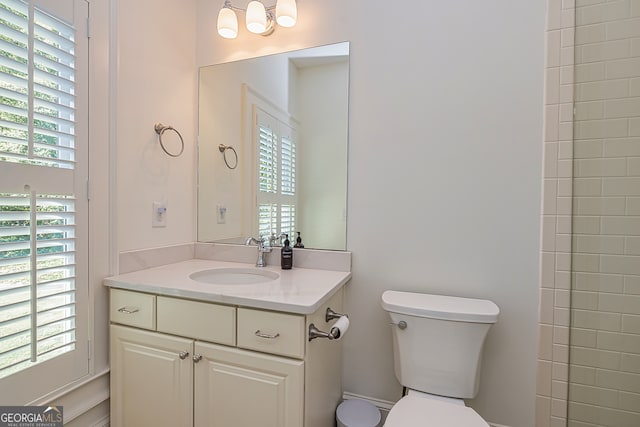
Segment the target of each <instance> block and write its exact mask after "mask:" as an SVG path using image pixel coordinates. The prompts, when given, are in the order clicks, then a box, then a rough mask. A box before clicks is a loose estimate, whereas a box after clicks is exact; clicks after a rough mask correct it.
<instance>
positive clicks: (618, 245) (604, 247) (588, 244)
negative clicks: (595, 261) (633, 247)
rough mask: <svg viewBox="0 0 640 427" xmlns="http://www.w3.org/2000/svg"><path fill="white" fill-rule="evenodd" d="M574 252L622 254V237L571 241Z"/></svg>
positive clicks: (591, 237) (584, 237)
mask: <svg viewBox="0 0 640 427" xmlns="http://www.w3.org/2000/svg"><path fill="white" fill-rule="evenodd" d="M573 241H574V250H575V252H580V253H591V254H614V255H615V254H618V255H622V254H624V237H623V236H584V235H577V236H575V237H574V239H573Z"/></svg>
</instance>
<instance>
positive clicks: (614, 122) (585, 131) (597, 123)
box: [549, 118, 634, 139]
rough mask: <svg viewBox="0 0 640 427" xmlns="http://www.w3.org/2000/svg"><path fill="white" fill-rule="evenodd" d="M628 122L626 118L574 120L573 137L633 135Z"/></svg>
mask: <svg viewBox="0 0 640 427" xmlns="http://www.w3.org/2000/svg"><path fill="white" fill-rule="evenodd" d="M630 122H631V119H626V118H625V119H604V120H589V121H580V122H576V123H575V130H574V132H575V137H576V139H600V138H623V137H626V136H634V135H633V134H632V133H631V132H630ZM556 126H557V125H556ZM549 135H551V133H549Z"/></svg>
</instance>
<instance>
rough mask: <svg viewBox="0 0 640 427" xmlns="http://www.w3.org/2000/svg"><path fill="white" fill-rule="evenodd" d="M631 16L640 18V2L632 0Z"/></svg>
mask: <svg viewBox="0 0 640 427" xmlns="http://www.w3.org/2000/svg"><path fill="white" fill-rule="evenodd" d="M631 16H633V17H636V16H637V17H640V0H631Z"/></svg>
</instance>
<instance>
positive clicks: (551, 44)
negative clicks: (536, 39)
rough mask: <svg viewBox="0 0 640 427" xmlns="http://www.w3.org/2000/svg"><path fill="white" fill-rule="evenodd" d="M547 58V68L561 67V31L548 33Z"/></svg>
mask: <svg viewBox="0 0 640 427" xmlns="http://www.w3.org/2000/svg"><path fill="white" fill-rule="evenodd" d="M546 36H547V43H546V54H547V55H546V56H547V63H546V66H547V67H559V66H560V49H561V47H560V46H561V37H562V36H561V33H560V30H552V31H547V32H546Z"/></svg>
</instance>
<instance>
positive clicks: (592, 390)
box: [569, 384, 618, 408]
mask: <svg viewBox="0 0 640 427" xmlns="http://www.w3.org/2000/svg"><path fill="white" fill-rule="evenodd" d="M569 396H571V400H572V401H573V402H581V403H588V404H592V405H598V406H608V407H610V408H615V407H617V406H618V391H616V390H609V389H603V388H599V387H592V386H586V385H582V384H571V385H570V386H569Z"/></svg>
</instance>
